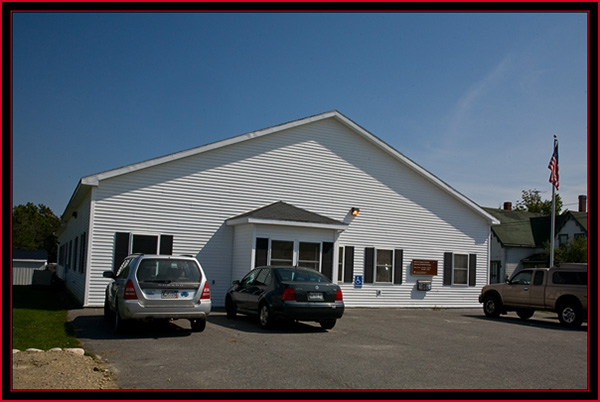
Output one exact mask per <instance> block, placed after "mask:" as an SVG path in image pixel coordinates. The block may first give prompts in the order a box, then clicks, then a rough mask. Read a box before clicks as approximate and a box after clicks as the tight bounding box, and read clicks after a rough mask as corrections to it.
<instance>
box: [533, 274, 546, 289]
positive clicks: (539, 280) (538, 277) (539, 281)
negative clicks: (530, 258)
mask: <svg viewBox="0 0 600 402" xmlns="http://www.w3.org/2000/svg"><path fill="white" fill-rule="evenodd" d="M542 283H544V271H537V272H536V273H535V276H534V277H533V284H534V285H535V286H540V285H541V284H542Z"/></svg>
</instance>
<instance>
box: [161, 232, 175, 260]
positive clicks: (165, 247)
mask: <svg viewBox="0 0 600 402" xmlns="http://www.w3.org/2000/svg"><path fill="white" fill-rule="evenodd" d="M159 254H163V255H173V236H171V235H161V236H160V251H159Z"/></svg>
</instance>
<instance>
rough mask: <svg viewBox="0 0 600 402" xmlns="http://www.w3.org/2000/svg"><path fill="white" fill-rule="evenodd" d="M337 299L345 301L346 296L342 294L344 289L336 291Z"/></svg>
mask: <svg viewBox="0 0 600 402" xmlns="http://www.w3.org/2000/svg"><path fill="white" fill-rule="evenodd" d="M335 301H344V296H343V295H342V289H338V290H337V292H336V293H335Z"/></svg>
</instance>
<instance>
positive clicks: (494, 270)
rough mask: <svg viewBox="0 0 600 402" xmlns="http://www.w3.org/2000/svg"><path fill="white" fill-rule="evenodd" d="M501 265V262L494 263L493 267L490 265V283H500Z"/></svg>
mask: <svg viewBox="0 0 600 402" xmlns="http://www.w3.org/2000/svg"><path fill="white" fill-rule="evenodd" d="M501 266H502V265H501V263H500V261H492V262H491V265H490V283H500V282H501V280H500V275H501V272H500V268H501Z"/></svg>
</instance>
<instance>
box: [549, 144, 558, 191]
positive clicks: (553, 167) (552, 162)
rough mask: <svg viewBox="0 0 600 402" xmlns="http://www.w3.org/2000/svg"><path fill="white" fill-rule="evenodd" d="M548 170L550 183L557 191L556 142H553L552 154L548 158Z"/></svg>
mask: <svg viewBox="0 0 600 402" xmlns="http://www.w3.org/2000/svg"><path fill="white" fill-rule="evenodd" d="M548 169H550V180H548V181H549V182H550V183H552V184H553V185H554V186H555V187H556V189H557V190H558V141H557V140H554V152H553V153H552V158H550V163H549V164H548Z"/></svg>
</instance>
